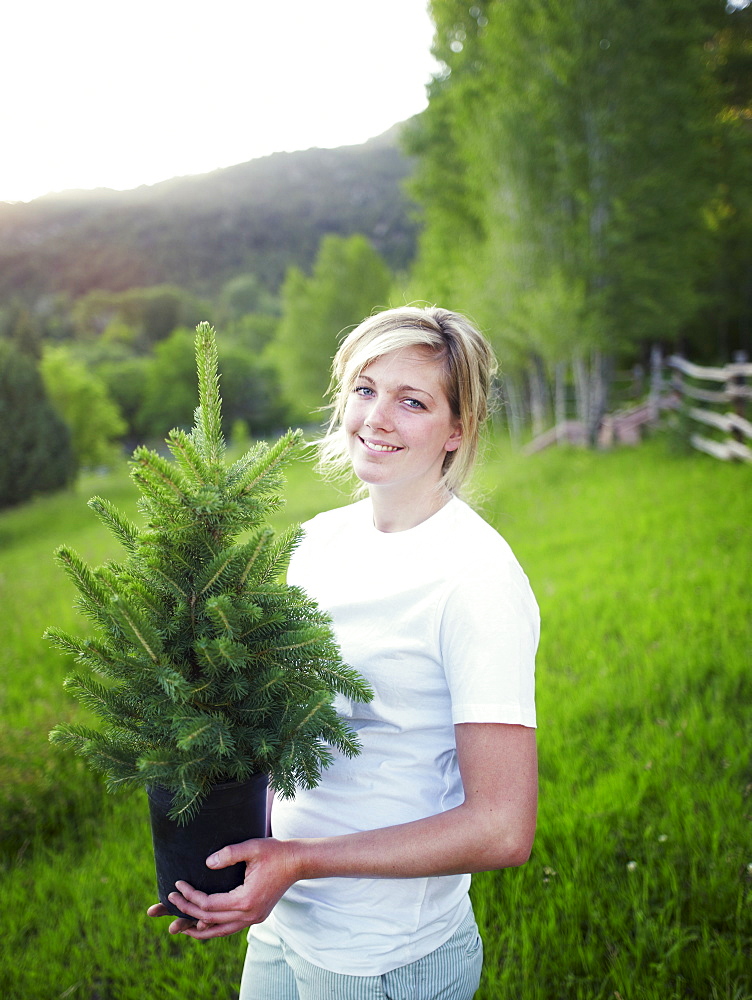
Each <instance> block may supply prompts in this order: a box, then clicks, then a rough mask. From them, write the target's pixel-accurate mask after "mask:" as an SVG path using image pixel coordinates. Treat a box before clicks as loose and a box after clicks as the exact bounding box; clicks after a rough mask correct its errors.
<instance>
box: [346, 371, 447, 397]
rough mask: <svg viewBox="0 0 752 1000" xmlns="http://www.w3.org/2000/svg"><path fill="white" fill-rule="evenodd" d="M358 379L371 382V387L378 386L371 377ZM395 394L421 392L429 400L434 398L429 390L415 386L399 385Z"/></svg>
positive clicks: (364, 376)
mask: <svg viewBox="0 0 752 1000" xmlns="http://www.w3.org/2000/svg"><path fill="white" fill-rule="evenodd" d="M357 377H358V378H362V379H365V381H366V382H370V383H371V385H376V383H375V382H374V380H373V379H372V378H371V377H370V375H363V374H361V375H358V376H357ZM394 392H420V393H422V395H424V396H428V398H429V399H433V396H432V395H431V393H430V392H429V391H428V389H419V388H418V387H417V386H414V385H398V386H397V387H396V388H395V389H394Z"/></svg>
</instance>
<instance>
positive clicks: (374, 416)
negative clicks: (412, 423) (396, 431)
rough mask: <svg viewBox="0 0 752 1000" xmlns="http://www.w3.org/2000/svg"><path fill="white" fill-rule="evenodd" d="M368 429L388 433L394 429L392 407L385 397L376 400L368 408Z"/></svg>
mask: <svg viewBox="0 0 752 1000" xmlns="http://www.w3.org/2000/svg"><path fill="white" fill-rule="evenodd" d="M364 423H365V425H366V427H370V428H371V430H382V431H387V430H391V429H392V424H393V420H392V417H391V407H390V406H389V401H388V400H385V399H384V398H383V397H380V398H379V399H375V400H374V401H373V403H372V404H371V406H370V407H369V408H368V412H367V414H366V418H365V421H364Z"/></svg>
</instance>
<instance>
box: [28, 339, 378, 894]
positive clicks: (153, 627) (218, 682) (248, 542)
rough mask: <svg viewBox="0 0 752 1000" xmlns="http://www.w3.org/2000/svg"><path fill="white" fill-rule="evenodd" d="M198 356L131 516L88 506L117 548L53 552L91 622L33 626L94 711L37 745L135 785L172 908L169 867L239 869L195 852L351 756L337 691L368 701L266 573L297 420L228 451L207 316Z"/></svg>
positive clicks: (320, 622)
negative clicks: (79, 627) (194, 401)
mask: <svg viewBox="0 0 752 1000" xmlns="http://www.w3.org/2000/svg"><path fill="white" fill-rule="evenodd" d="M196 359H197V368H198V382H199V406H198V408H197V410H196V417H195V424H194V427H193V430H192V431H191V432H190V433H187V432H185V431H182V430H173V431H171V432H170V434H169V436H168V438H167V443H168V445H169V449H170V451H171V452H172V456H173V458H172V460H171V459H169V458H167V457H163V456H161V455H159V454H158V453H157V452H155V451H152V450H149V449H148V448H146V447H139V448H137V449H136V451H135V452H134V454H133V458H132V463H131V465H132V473H131V475H132V478H133V480H134V481H135V483H136V484H137V486H138V488H139V490H140V500H139V508H140V512H141V514H142V515H143V518H144V521H145V523H144V525H143V526H137V525H135V524H133V523H131V522H130V521H129V520H128V519H127V518H126V517H124V516H123V515H122V513H121V512H119V511H118V510H117V509H116V508H115V507H114V506H113V505H112V504H111V503H109V502H108V501H107V500H103V499H101V498H99V497H94V498H93V499H92V500H90V501H89V506H90V507H91V508H92V509H93V510H94V511H95V512H96V514H98V515H99V517H100V519H101V520H102V521H103V522H104V524H105V525H106V526H107V528H108V529H110V530H111V531H112V532H113V533H114V535H115V536H116V537H117V538H118V540H119V541H120V542H121V543H122V545H123V547H124V549H125V556H124V559H123V561H122V562H117V563H116V562H109V563H106V564H105V565H103V566H100V567H98V568H96V569H91V568H90V567H89V566H87V565H86V563H85V562H84V561H83V560H82V559H81V558H80V557H79V556H78V555H77V554H76V553H75V552H74V551H72V550H71V549H70V548H67V547H65V546H63V547H61V548H60V549H58V550H57V553H56V558H57V560H58V562H59V563H60V565H61V566H62V567H63V569H64V570H65V572H66V573H67V574H68V575H69V576H70V577H71V579H72V580H73V583H74V584H75V586H76V587H77V589H78V591H79V598H78V606H79V608H80V609H81V611H82V612H83V613H84V614H85V615H87V616H88V617H89V618H90V619H91V620H92V621H93V622H94V625H95V627H96V634H95V635H94V636H92V637H89V638H83V639H81V638H78V637H77V636H74V635H71V634H68V633H67V632H64V631H62V630H60V629H56V628H49V629H47V631H46V632H45V635H46V636H47V637H48V638H49V639H50V640H51V641H52V642H53V644H54V645H56V646H57V647H58V648H60V649H61V650H63V651H64V652H66V653H69V654H73V655H74V656H75V657H76V659H77V660H78V662H79V663H80V664H81V665H82V666H84V667H85V668H87V670H86V671H85V672H79V673H76V674H74V675H73V676H71V677H69V678H67V680H66V682H65V685H66V687H67V688H68V689H69V690H70V691H72V693H73V694H74V695H75V696H76V697H77V698H78V699H79V700H80V701H81V702H82V703H83V704H84V705H85V706H86V707H87V708H89V709H90V710H92V711H93V712H94V713H95V714H96V715H98V716H100V717H101V719H102V720H103V725H102V727H101V728H99V729H93V728H90V727H88V726H84V725H71V724H61V725H58V726H56V727H55V728H54V729H53V730H52V732H51V733H50V740H51V741H52V743H54V744H57V745H60V746H65V747H69V748H71V749H72V750H74V751H75V752H76V753H78V754H80V755H81V756H82V757H83V758H84V759H85V760H86V761H87V762H88V763H89V764H90V765H91V766H92V767H93V768H95V769H96V770H99V771H101V772H103V773H104V775H105V777H106V783H107V787H108V789H109V790H113V791H114V790H117V789H120V788H127V787H133V786H140V787H145V788H146V789H147V792H148V796H149V806H150V812H151V818H152V834H153V839H154V847H155V855H156V860H157V882H158V889H159V895H160V900H161V901H162V902H163V903H164V904H165V905H166V906H167V907H168V908H170V909H171V911H172V912H174V913H179V911H178V910H176V909H175V908H174V907H172V906H171V904H169V902H168V901H167V898H166V896H167V893H168V892H171V891H172V889H173V887H174V879H175V878H183V879H185V880H186V881H189V882H190V881H192V880H193V884H194V885H196V886H197V887H199V888H202V889H204V890H205V891H207V892H214V891H226V890H227V889H229V888H232V887H233V886H234V885H237V884H239V883H240V882H242V877H243V866H235V868H239V870H237V871H235V870H233V869H226V870H223V871H219V872H212V871H211V870H210V869H208V868H206V866H205V864H204V859H205V858H206V857H207V856H208V854H210V853H211V852H212V851H214V850H216V849H217V848H218V847H221V846H223V845H224V844H226V843H232V842H237V841H239V840H243V839H247V838H248V837H251V836H263V835H264V832H265V828H266V785H267V781H268V783H269V784H270V785H271V787H272V788H274V789H275V790H276V791H278V792H279V793H280V794H282V795H283V796H292V795H294V793H295V790H296V788H297V787H307V788H311V787H314V786H315V785H316V784H317V782H318V781H319V780H320V776H321V770H322V768H324V767H326V766H327V765H328V763H330V761H331V759H332V749H333V748H335V749H336V750H338V751H340V752H341V753H343V754H346V755H353V754H355V753H357V752H358V749H359V746H358V743H357V740H356V738H355V735H354V733H353V732H352V731H351V730H349V729H348V727H347V726H346V725H345V724H344V722H343V721H342V719H341V718H340V717H339V716H338V715H337V713H336V712H335V711H334V709H333V707H332V698H333V695H334V693H336V692H341V693H343V694H345V695H346V696H348V697H350V698H353V699H355V700H358V701H368V700H369V699H370V697H371V691H370V689H369V688H368V686H367V685H366V684H365V682H364V681H363V680H362V679H361V678H360V677H359V675H358V674H356V672H355V671H353V670H352V669H351V668H349V667H348V666H346V665H345V664H344V663H343V662H342V660H341V657H340V654H339V650H338V648H337V645H336V642H335V639H334V636H333V634H332V631H331V628H330V623H329V619H328V617H327V616H326V615H325V614H324V613H323V612H322V611H321V609H319V608H318V606H317V605H316V604H315V603H314V602H313V601H312V600H311V599H310V598H308V597H307V596H306V594H305V593H304V592H303V591H301V590H300V589H298V588H295V587H290V586H287V585H285V584H284V583H282V582H280V574H281V573H282V571H283V569H284V567H285V565H286V563H287V560H288V558H289V556H290V553H291V551H292V549H293V547H294V546H295V544H296V542H297V539H298V538H299V532H300V529H299V527H298V526H293V527H291V528H290V529H288V530H287V531H285V532H283V533H282V534H280V535H279V536H276V535H275V533H274V532H273V531H272V529H271V528H269V527H268V526H267V525H266V524H265V519H266V518H267V516H268V514H269V513H270V512H271V511H273V510H275V509H276V508H277V507H278V506H279V505H280V504H281V502H282V496H281V491H282V487H283V479H282V476H281V469H282V468H283V466H284V465H285V463H286V462H288V461H289V459H290V457H291V456H292V455H293V454H294V452H295V451H296V449H297V448H298V447H299V444H300V439H301V434H300V432H299V431H289V432H288V433H287V434H285V435H284V436H282V437H281V438H280V439H279V440H278V441H277V442H276V443H275V444H274V445H272V446H267V445H265V444H263V443H262V444H257V445H255V446H254V447H252V448H251V449H249V450H248V452H247V453H246V454H245V455H243V457H242V458H240V459H238V460H237V461H235V462H233V463H232V464H230V463H229V462H228V461H227V460H226V455H225V442H224V438H223V436H222V430H221V398H220V393H219V376H218V358H217V348H216V338H215V334H214V330H213V328H212V327H211V326H210V325H209V324H208V323H202V324H200V325H199V326H198V327H197V328H196ZM99 678H101V680H100V679H99ZM224 799H228V800H229V805H228V806H227V810H226V811H223V810H224V807H223V806H222V802H223V800H224ZM249 808H250V809H251V811H252V812H253V811H254V810H255V813H253V815H251V816H250V817H248V816H245V817H244V818H242V819H241V820H240V822H239V825H238V824H234V825H231V822H233V823H234V820H235V819H237V817H238V816H239V813H240V812H241V811H242V810H243V809H249ZM228 814H229V815H228ZM206 823H208V826H209V832H208V833H204V832H203V829H204V826H205V824H206ZM185 851H188V852H189V853H193V854H195V859H194V860H191V859H190V858H189V857H188V856H187V855H186V854H185ZM217 876H219V878H217Z"/></svg>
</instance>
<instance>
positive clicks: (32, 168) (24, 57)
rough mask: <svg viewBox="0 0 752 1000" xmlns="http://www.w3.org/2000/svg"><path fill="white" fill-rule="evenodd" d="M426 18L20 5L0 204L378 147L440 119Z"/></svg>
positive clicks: (373, 5) (222, 2)
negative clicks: (418, 120)
mask: <svg viewBox="0 0 752 1000" xmlns="http://www.w3.org/2000/svg"><path fill="white" fill-rule="evenodd" d="M426 3H427V0H209V2H207V0H201V2H198V0H129V2H128V3H127V4H126V3H113V2H110V0H65V2H63V0H16V2H14V3H9V4H7V7H6V8H5V9H4V10H3V12H2V13H0V34H2V38H3V55H2V59H1V60H0V95H2V96H1V97H0V146H2V150H3V152H2V155H0V201H28V200H30V199H32V198H35V197H38V196H39V195H42V194H45V193H47V192H49V191H60V190H66V189H70V188H93V187H112V188H118V189H120V188H132V187H137V186H138V185H140V184H153V183H155V182H157V181H160V180H165V179H167V178H170V177H175V176H180V175H184V174H196V173H204V172H206V171H209V170H213V169H215V168H217V167H224V166H231V165H233V164H235V163H244V162H245V161H247V160H251V159H255V158H256V157H259V156H265V155H267V154H268V153H272V152H276V151H279V150H296V149H308V148H309V147H311V146H321V147H330V146H342V145H353V144H357V143H361V142H364V141H365V140H366V139H369V138H371V137H372V136H375V135H379V134H380V133H382V132H384V131H386V130H387V129H388V128H390V127H391V126H392V125H394V124H395V123H396V122H398V121H403V120H404V119H406V118H409V117H410V116H411V115H414V114H416V113H417V112H419V111H421V110H422V109H423V108H424V107H425V105H426V84H427V83H428V82H429V80H430V78H431V74H432V73H433V72H434V71H435V70H436V68H437V67H436V63H435V61H434V59H433V57H432V56H431V54H430V46H431V41H432V38H433V26H432V23H431V20H430V18H429V16H428V13H427V10H426Z"/></svg>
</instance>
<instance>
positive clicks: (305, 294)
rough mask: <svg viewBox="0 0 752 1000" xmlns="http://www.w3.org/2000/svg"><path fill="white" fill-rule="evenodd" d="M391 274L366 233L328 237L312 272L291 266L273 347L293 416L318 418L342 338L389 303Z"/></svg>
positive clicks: (323, 242) (322, 242)
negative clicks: (332, 361) (363, 234)
mask: <svg viewBox="0 0 752 1000" xmlns="http://www.w3.org/2000/svg"><path fill="white" fill-rule="evenodd" d="M391 280H392V278H391V274H390V272H389V269H388V267H387V266H386V264H385V263H384V261H383V259H382V258H381V257H380V256H379V254H378V253H377V252H376V251H375V250H374V249H373V247H372V246H371V244H370V243H369V242H368V240H367V239H366V238H365V237H364V236H360V235H356V236H350V237H347V238H343V237H340V236H333V235H329V236H325V237H324V238H323V240H322V241H321V245H320V247H319V252H318V255H317V257H316V261H315V263H314V266H313V272H312V274H311V276H310V277H308V276H306V275H305V274H303V272H302V271H300V270H299V269H298V268H290V269H289V270H288V272H287V277H286V278H285V283H284V285H283V288H282V320H281V322H280V325H279V330H278V333H277V338H276V340H275V342H274V344H273V346H272V349H271V351H270V355H271V357H273V359H274V361H275V363H276V365H277V366H278V369H279V374H280V379H281V383H282V388H283V392H284V396H285V400H286V402H287V404H288V406H289V408H290V412H291V414H292V416H293V419H295V420H300V421H305V422H310V421H311V420H316V421H317V420H318V419H319V414H318V411H319V409H320V407H321V406H322V401H323V398H324V394H325V392H326V389H327V386H328V384H329V370H330V366H331V360H332V358H333V357H334V354H335V353H336V350H337V346H338V337H339V336H340V335H341V334H342V333H343V332H345V331H347V330H348V329H349V328H351V327H353V326H355V325H357V324H358V323H359V322H360V321H361V320H362V319H363V318H364V317H365V316H368V315H369V314H370V313H371V312H372V311H373V310H374V309H375V308H378V307H383V306H385V305H386V304H387V300H388V295H389V289H390V285H391Z"/></svg>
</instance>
